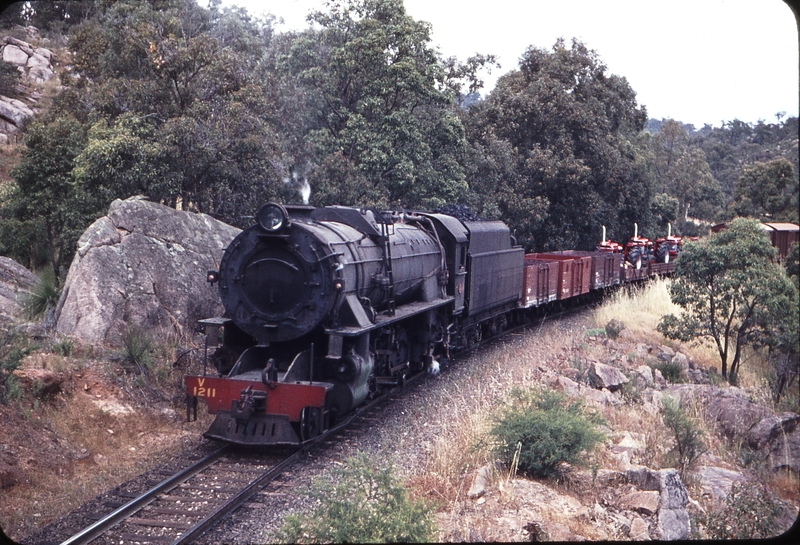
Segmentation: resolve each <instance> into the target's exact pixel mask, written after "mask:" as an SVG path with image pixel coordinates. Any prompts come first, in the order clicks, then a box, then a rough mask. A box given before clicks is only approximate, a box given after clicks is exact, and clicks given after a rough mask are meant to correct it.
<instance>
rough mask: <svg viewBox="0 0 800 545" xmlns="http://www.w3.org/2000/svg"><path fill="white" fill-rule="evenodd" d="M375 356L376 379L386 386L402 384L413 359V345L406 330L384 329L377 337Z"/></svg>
mask: <svg viewBox="0 0 800 545" xmlns="http://www.w3.org/2000/svg"><path fill="white" fill-rule="evenodd" d="M372 353H373V354H374V356H375V361H376V363H377V365H376V378H377V379H378V381H379V383H381V379H383V383H384V384H388V383H390V382H388V381H392V383H393V381H394V380H397V381H399V382H400V383H402V382H403V381H404V380H405V376H406V372H407V371H408V366H409V360H410V357H411V343H410V342H409V339H408V333H407V332H406V330H405V328H403V327H399V326H392V327H387V328H384V329H382V330H381V331H380V333H379V334H378V335H377V336H376V337H375V339H374V341H373V345H372Z"/></svg>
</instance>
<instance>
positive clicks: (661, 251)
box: [655, 223, 683, 263]
mask: <svg viewBox="0 0 800 545" xmlns="http://www.w3.org/2000/svg"><path fill="white" fill-rule="evenodd" d="M682 244H683V238H682V237H676V236H673V235H672V224H671V223H670V224H668V227H667V236H666V237H661V238H657V239H656V244H655V258H656V263H669V262H670V261H674V260H675V258H676V257H678V253H679V252H680V251H681V249H682Z"/></svg>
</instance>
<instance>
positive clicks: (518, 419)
mask: <svg viewBox="0 0 800 545" xmlns="http://www.w3.org/2000/svg"><path fill="white" fill-rule="evenodd" d="M600 422H601V420H600V418H599V417H598V416H597V415H596V414H594V413H588V414H587V412H586V410H585V408H584V406H583V404H582V402H581V401H580V400H576V401H571V400H568V399H567V398H566V396H564V395H563V394H560V393H558V392H555V391H553V390H545V389H542V390H532V391H531V390H528V391H526V390H521V389H518V388H515V389H514V390H512V391H511V393H510V394H509V400H508V402H507V403H506V405H505V406H504V407H503V408H502V409H501V411H500V413H499V415H498V416H496V418H495V422H494V425H493V427H492V429H491V431H490V434H491V436H492V437H493V438H494V439H495V440H496V442H497V446H496V452H497V454H498V455H500V456H501V457H502V458H503V459H504V460H505V461H506V462H507V463H509V465H510V464H511V462H512V460H513V459H514V456H515V454H516V452H517V449H518V445H520V444H521V445H522V446H521V448H520V449H519V469H521V470H522V471H525V472H527V473H529V474H531V475H535V476H551V475H554V474H556V473H557V470H558V467H559V466H560V465H561V463H562V462H566V463H568V464H582V463H583V462H584V460H583V456H584V452H585V451H590V450H591V449H592V448H593V447H594V446H595V445H596V444H597V443H599V442H601V441H602V440H603V439H604V437H603V434H601V433H600V432H598V431H597V430H596V429H595V426H596V425H597V424H598V423H600Z"/></svg>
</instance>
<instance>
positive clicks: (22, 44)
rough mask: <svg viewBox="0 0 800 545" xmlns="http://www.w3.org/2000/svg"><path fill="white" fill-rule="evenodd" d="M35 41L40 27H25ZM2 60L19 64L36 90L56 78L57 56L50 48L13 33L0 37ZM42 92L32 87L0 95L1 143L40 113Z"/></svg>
mask: <svg viewBox="0 0 800 545" xmlns="http://www.w3.org/2000/svg"><path fill="white" fill-rule="evenodd" d="M24 30H25V31H26V32H27V34H28V36H30V37H31V38H30V39H31V40H32V41H36V38H37V37H38V30H37V29H36V28H34V27H26V28H25V29H24ZM0 59H2V61H3V62H7V63H9V64H12V65H14V66H16V67H17V69H18V70H19V71H20V73H21V74H22V78H23V82H26V83H27V84H28V85H22V87H23V88H28V87H30V86H31V85H32V86H33V87H34V89H36V88H38V86H40V85H42V84H44V83H46V82H48V81H50V80H52V79H53V78H54V77H56V74H55V70H54V67H53V62H55V55H54V54H53V52H52V51H51V50H50V49H47V48H45V47H36V46H34V45H31V44H30V43H29V42H26V41H25V40H20V39H18V38H15V37H13V36H3V37H2V38H0ZM40 98H41V95H40V94H39V93H38V92H36V91H35V90H34V91H31V90H30V89H27V90H26V91H24V92H22V94H21V95H20V96H19V97H17V98H13V97H7V96H4V95H0V143H5V142H8V140H9V135H13V134H16V133H18V132H19V131H20V130H22V128H23V127H24V125H25V122H26V121H27V120H28V119H29V118H30V117H32V116H33V115H34V113H35V112H36V110H37V108H36V103H37V102H38V100H39V99H40Z"/></svg>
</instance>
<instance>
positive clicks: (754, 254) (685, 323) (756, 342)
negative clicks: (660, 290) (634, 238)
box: [658, 218, 798, 383]
mask: <svg viewBox="0 0 800 545" xmlns="http://www.w3.org/2000/svg"><path fill="white" fill-rule="evenodd" d="M774 258H775V248H773V247H772V245H771V244H770V240H769V237H768V235H767V234H766V231H765V230H764V229H763V228H762V226H761V225H760V223H759V222H758V221H756V220H751V219H742V218H738V219H736V220H734V221H732V222H731V223H729V224H728V228H727V229H725V230H723V231H721V232H719V233H716V234H714V235H712V236H710V237H707V238H704V239H701V240H700V241H698V242H694V243H688V244H686V245H685V246H684V250H683V252H681V254H680V255H679V256H678V260H677V262H676V263H675V273H674V279H673V282H672V284H671V285H670V295H671V297H672V301H673V302H674V303H675V304H677V305H678V306H680V307H681V308H682V309H683V311H682V313H681V314H680V315H678V316H675V315H674V314H669V315H667V316H664V317H663V318H662V320H661V322H660V323H659V325H658V330H659V331H660V332H661V333H663V334H664V335H665V336H666V337H669V338H673V339H679V340H681V341H687V342H688V341H699V340H704V339H707V340H709V341H711V342H712V343H713V345H714V346H715V347H716V349H717V353H718V354H719V358H720V364H721V370H722V375H723V376H724V377H725V378H727V379H728V380H729V381H730V382H731V383H735V382H736V377H737V374H738V372H739V368H740V365H741V363H742V361H743V354H744V351H745V348H746V347H747V346H755V347H758V346H770V347H772V348H773V349H777V350H779V351H783V352H785V353H794V358H795V359H796V357H797V336H798V322H797V313H798V290H797V286H796V285H795V284H794V283H793V282H792V281H791V280H790V279H789V278H788V277H787V275H786V271H785V269H784V268H783V267H781V266H780V265H779V264H777V263H775V261H774Z"/></svg>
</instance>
